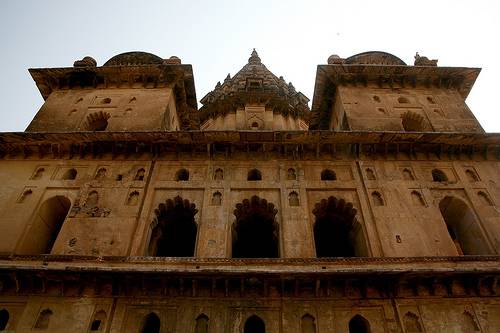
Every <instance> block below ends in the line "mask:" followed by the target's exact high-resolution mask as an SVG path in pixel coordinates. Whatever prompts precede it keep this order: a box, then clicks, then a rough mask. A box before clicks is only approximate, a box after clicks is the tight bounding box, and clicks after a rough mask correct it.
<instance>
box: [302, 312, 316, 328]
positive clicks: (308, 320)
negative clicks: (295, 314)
mask: <svg viewBox="0 0 500 333" xmlns="http://www.w3.org/2000/svg"><path fill="white" fill-rule="evenodd" d="M300 324H301V328H302V333H316V323H315V320H314V317H313V316H311V315H310V314H306V315H304V316H302V319H301V320H300Z"/></svg>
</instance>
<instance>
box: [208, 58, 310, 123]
mask: <svg viewBox="0 0 500 333" xmlns="http://www.w3.org/2000/svg"><path fill="white" fill-rule="evenodd" d="M308 102H309V99H308V98H307V97H306V96H305V95H304V94H302V93H301V92H297V91H296V90H295V88H294V86H293V85H292V83H291V82H290V83H288V84H287V83H286V82H285V80H284V79H283V76H280V77H279V78H278V77H277V76H276V75H274V74H273V73H271V71H269V70H268V69H267V68H266V66H265V65H264V64H263V63H262V62H261V60H260V57H259V55H258V54H257V51H255V49H254V50H253V52H252V54H251V56H250V58H249V59H248V63H247V64H246V65H245V66H243V68H242V69H241V70H240V71H239V72H238V73H237V74H236V75H235V76H234V77H232V78H231V76H230V75H229V74H228V75H227V77H226V78H225V79H224V83H222V84H221V83H220V82H217V85H216V86H215V89H214V90H213V91H211V92H209V93H208V94H207V95H206V96H205V97H203V98H202V99H201V103H202V104H203V106H202V107H201V109H200V117H201V129H202V130H307V129H308V116H309V107H308V106H307V103H308Z"/></svg>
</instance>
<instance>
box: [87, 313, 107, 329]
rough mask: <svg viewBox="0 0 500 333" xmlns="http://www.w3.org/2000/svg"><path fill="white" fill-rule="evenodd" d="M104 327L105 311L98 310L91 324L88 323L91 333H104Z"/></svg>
mask: <svg viewBox="0 0 500 333" xmlns="http://www.w3.org/2000/svg"><path fill="white" fill-rule="evenodd" d="M105 325H106V311H104V310H99V311H97V312H96V313H95V314H94V318H92V322H91V323H90V331H91V332H101V331H104V326H105Z"/></svg>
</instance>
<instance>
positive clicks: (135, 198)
mask: <svg viewBox="0 0 500 333" xmlns="http://www.w3.org/2000/svg"><path fill="white" fill-rule="evenodd" d="M138 203H139V192H138V191H132V192H130V194H129V195H128V198H127V205H128V206H135V205H137V204H138Z"/></svg>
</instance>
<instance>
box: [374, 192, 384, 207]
mask: <svg viewBox="0 0 500 333" xmlns="http://www.w3.org/2000/svg"><path fill="white" fill-rule="evenodd" d="M372 201H373V204H374V205H375V206H384V205H385V203H384V198H383V197H382V194H380V193H379V192H377V191H373V192H372Z"/></svg>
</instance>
